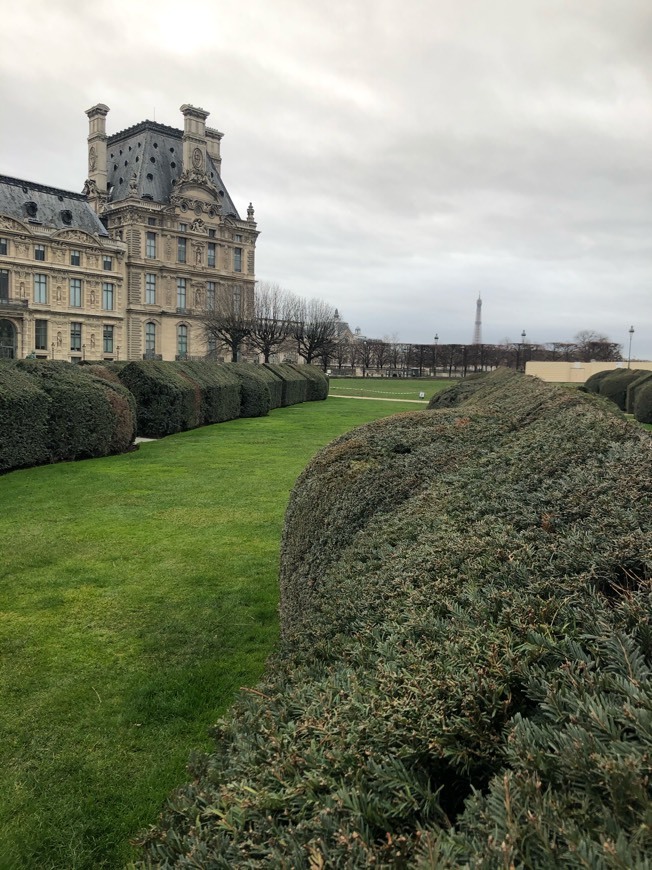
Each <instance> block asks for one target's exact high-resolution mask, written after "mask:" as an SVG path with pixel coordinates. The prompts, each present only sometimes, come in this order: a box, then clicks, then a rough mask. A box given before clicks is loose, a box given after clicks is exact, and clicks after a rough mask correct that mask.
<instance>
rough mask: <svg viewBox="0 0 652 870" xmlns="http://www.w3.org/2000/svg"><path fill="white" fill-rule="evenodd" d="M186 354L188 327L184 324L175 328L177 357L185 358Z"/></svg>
mask: <svg viewBox="0 0 652 870" xmlns="http://www.w3.org/2000/svg"><path fill="white" fill-rule="evenodd" d="M187 353H188V327H187V326H186V325H185V324H184V323H180V324H179V325H178V326H177V355H178V356H186V355H187Z"/></svg>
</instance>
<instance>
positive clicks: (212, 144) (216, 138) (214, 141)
mask: <svg viewBox="0 0 652 870" xmlns="http://www.w3.org/2000/svg"><path fill="white" fill-rule="evenodd" d="M223 136H224V133H220V131H219V130H214V129H213V128H212V127H206V151H207V152H208V154H209V155H210V157H211V158H212V160H213V163H214V164H215V166H216V167H217V171H218V172H219V173H220V175H221V174H222V157H221V155H220V142H221V141H222V137H223Z"/></svg>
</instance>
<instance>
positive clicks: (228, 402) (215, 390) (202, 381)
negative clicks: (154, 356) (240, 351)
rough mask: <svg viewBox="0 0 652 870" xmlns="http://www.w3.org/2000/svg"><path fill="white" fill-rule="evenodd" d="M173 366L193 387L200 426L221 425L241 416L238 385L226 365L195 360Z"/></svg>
mask: <svg viewBox="0 0 652 870" xmlns="http://www.w3.org/2000/svg"><path fill="white" fill-rule="evenodd" d="M173 365H174V366H175V369H176V370H177V371H178V372H179V373H180V374H181V376H182V377H184V378H186V379H187V380H188V381H189V382H190V383H191V384H192V386H193V389H194V390H195V393H196V394H197V396H198V397H199V403H200V408H201V411H200V423H199V425H200V426H207V425H210V424H211V423H224V422H225V421H226V420H235V419H236V418H237V417H239V416H240V392H241V383H240V380H239V379H238V378H237V377H235V376H234V374H233V372H232V370H231V369H230V368H229V367H228V366H224V365H218V364H216V363H209V362H197V361H193V362H177V363H174V364H173ZM189 428H190V427H189Z"/></svg>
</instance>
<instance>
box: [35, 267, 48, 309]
mask: <svg viewBox="0 0 652 870" xmlns="http://www.w3.org/2000/svg"><path fill="white" fill-rule="evenodd" d="M47 301H48V276H47V275H38V274H36V275H34V302H39V303H41V304H42V305H43V304H45V303H46V302H47Z"/></svg>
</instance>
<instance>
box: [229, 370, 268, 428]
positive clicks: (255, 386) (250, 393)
mask: <svg viewBox="0 0 652 870" xmlns="http://www.w3.org/2000/svg"><path fill="white" fill-rule="evenodd" d="M225 365H226V366H227V367H228V369H229V371H230V372H231V373H232V374H233V375H234V376H235V377H236V378H237V379H238V380H239V382H240V416H241V417H265V416H266V415H267V414H269V409H270V407H271V404H272V398H271V395H270V391H269V386H268V384H267V377H265V375H269V372H268V371H267V370H266V369H263V368H262V366H259V365H254V364H253V363H245V362H236V363H226V364H225ZM261 371H263V372H265V375H261ZM279 387H280V382H279ZM279 393H280V389H279ZM275 407H278V406H275Z"/></svg>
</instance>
